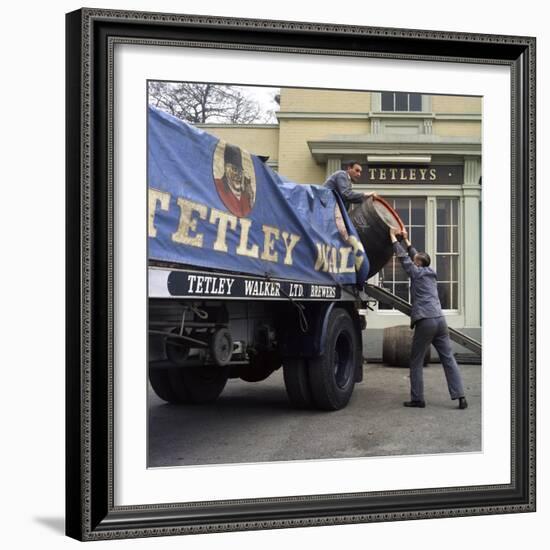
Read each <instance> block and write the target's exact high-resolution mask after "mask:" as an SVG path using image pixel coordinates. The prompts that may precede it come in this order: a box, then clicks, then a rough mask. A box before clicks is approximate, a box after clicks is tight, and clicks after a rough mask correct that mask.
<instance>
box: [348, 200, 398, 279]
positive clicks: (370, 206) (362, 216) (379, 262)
mask: <svg viewBox="0 0 550 550" xmlns="http://www.w3.org/2000/svg"><path fill="white" fill-rule="evenodd" d="M350 218H351V221H352V222H353V225H354V226H355V228H356V229H357V233H358V234H359V238H360V239H361V242H362V243H363V247H364V248H365V251H366V253H367V256H368V258H369V264H370V271H369V278H370V277H372V276H373V275H376V274H377V273H378V272H379V271H380V270H381V269H382V268H383V267H384V266H385V265H386V263H387V262H388V261H389V259H390V258H391V257H392V254H393V247H392V243H391V240H390V234H389V228H390V227H396V228H399V229H401V230H402V229H404V225H403V222H402V221H401V219H400V218H399V215H398V214H397V212H396V211H395V210H394V209H393V208H392V207H391V206H390V205H389V204H388V203H387V202H386V201H385V200H384V199H383V198H382V197H369V198H368V199H367V200H364V201H363V202H362V203H361V204H357V205H355V206H354V207H353V208H352V210H351V212H350Z"/></svg>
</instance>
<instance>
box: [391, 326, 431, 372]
mask: <svg viewBox="0 0 550 550" xmlns="http://www.w3.org/2000/svg"><path fill="white" fill-rule="evenodd" d="M413 333H414V331H413V330H412V329H411V328H410V327H408V326H407V325H398V326H395V327H388V328H385V329H384V336H383V340H382V362H383V363H384V364H386V365H389V366H392V367H408V366H409V361H410V359H411V349H412V339H413ZM430 349H431V346H430V347H428V350H427V351H426V355H425V357H424V365H426V364H427V363H428V361H429V360H430Z"/></svg>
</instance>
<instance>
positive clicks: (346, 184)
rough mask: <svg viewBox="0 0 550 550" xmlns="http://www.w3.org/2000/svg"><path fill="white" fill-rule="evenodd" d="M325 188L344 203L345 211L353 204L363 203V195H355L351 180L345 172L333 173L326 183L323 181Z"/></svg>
mask: <svg viewBox="0 0 550 550" xmlns="http://www.w3.org/2000/svg"><path fill="white" fill-rule="evenodd" d="M325 187H328V188H329V189H332V190H333V191H336V192H337V193H338V194H339V195H340V197H341V199H342V200H343V201H344V206H345V207H346V209H348V208H349V205H350V204H351V203H354V202H362V201H363V193H356V192H355V191H353V189H352V188H351V178H350V177H349V176H348V173H347V172H346V171H345V170H338V172H334V174H332V176H330V178H328V180H327V181H325Z"/></svg>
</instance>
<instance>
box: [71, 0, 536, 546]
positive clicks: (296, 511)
mask: <svg viewBox="0 0 550 550" xmlns="http://www.w3.org/2000/svg"><path fill="white" fill-rule="evenodd" d="M128 42H130V43H141V44H167V43H170V44H171V45H186V44H189V43H190V42H191V43H193V44H194V45H197V44H200V45H202V46H204V47H211V48H234V49H251V50H260V51H265V52H273V51H288V52H299V53H322V54H325V55H340V56H341V55H354V56H366V57H386V58H392V59H415V60H427V61H446V62H449V61H451V62H457V63H468V62H476V63H485V64H489V65H491V64H500V65H507V66H509V67H510V69H511V75H512V78H511V93H512V112H511V118H510V120H511V130H512V132H511V135H512V143H511V151H512V212H511V216H512V224H511V225H512V234H511V243H512V248H511V259H512V288H511V310H512V311H511V315H512V334H511V335H510V336H511V339H512V396H511V397H512V399H511V403H512V407H511V411H510V419H511V428H512V449H511V451H512V452H511V456H512V463H511V465H510V467H511V483H510V484H506V485H492V486H476V487H458V488H448V489H443V490H442V489H438V490H431V489H423V490H415V491H387V492H382V493H361V494H359V493H346V494H338V495H320V496H314V495H307V496H303V497H286V498H265V499H254V500H233V501H224V502H210V503H209V502H204V503H199V504H194V505H190V504H186V503H185V502H183V503H174V504H170V505H164V504H163V505H161V504H143V505H139V506H132V507H115V506H114V504H113V462H112V447H113V424H112V420H113V419H112V410H113V393H112V369H113V350H112V346H113V323H112V319H113V311H112V304H113V286H112V283H113V280H112V272H113V271H112V270H113V234H112V227H113V209H112V189H113V179H112V162H113V158H112V156H113V152H112V147H111V132H112V120H113V119H112V74H113V72H112V71H113V65H112V54H113V44H115V43H128ZM266 55H269V53H266ZM66 246H67V360H66V361H67V362H66V368H67V377H66V384H67V394H66V395H67V397H66V405H67V416H66V430H67V455H66V458H67V470H66V483H67V488H66V514H67V523H66V526H67V527H66V530H67V534H68V535H69V536H71V537H74V538H77V539H80V540H99V539H112V538H126V537H142V536H160V535H168V534H186V533H206V532H219V531H234V530H244V529H272V528H284V527H300V526H315V525H334V524H343V523H358V522H372V521H388V520H404V519H420V518H437V517H450V516H465V515H477V514H497V513H511V512H528V511H534V510H535V39H534V38H530V37H518V36H495V35H482V34H463V33H460V34H459V33H452V32H437V31H419V30H407V29H388V28H374V27H355V26H353V27H352V26H337V25H327V24H313V23H297V22H282V21H264V20H250V19H229V18H217V17H210V16H194V15H171V14H155V13H137V12H122V11H109V10H94V9H83V10H79V11H76V12H73V13H70V14H68V15H67V243H66ZM488 360H490V358H488ZM503 421H504V420H503ZM184 498H185V495H182V499H184Z"/></svg>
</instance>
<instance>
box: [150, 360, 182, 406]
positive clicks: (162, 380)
mask: <svg viewBox="0 0 550 550" xmlns="http://www.w3.org/2000/svg"><path fill="white" fill-rule="evenodd" d="M170 370H171V369H167V368H156V367H152V368H149V382H150V383H151V387H152V388H153V391H154V392H155V393H156V394H157V395H158V396H159V397H160V398H161V399H162V400H163V401H168V403H174V404H177V403H181V401H180V400H179V399H178V396H177V395H176V392H175V391H174V390H173V388H172V384H171V383H170V375H169V371H170Z"/></svg>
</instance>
